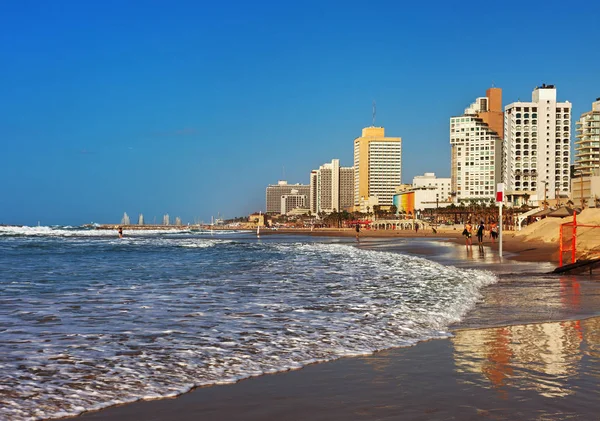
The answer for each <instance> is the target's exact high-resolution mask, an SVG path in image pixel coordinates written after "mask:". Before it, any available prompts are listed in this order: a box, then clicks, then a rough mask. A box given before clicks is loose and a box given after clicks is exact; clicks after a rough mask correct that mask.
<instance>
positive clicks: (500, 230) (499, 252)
mask: <svg viewBox="0 0 600 421" xmlns="http://www.w3.org/2000/svg"><path fill="white" fill-rule="evenodd" d="M503 199H504V198H503ZM498 233H499V236H498V241H499V243H498V254H499V255H500V257H502V202H500V216H499V221H498Z"/></svg>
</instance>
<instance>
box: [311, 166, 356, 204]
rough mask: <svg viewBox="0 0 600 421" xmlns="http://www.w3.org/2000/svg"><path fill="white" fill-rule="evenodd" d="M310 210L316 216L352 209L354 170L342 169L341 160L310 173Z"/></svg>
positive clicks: (350, 168)
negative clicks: (322, 213)
mask: <svg viewBox="0 0 600 421" xmlns="http://www.w3.org/2000/svg"><path fill="white" fill-rule="evenodd" d="M310 198H311V203H310V209H311V212H312V213H313V214H315V215H318V214H319V213H321V212H324V213H328V214H329V213H332V212H333V211H343V210H345V209H350V208H352V206H353V205H354V168H352V167H341V166H340V160H339V159H333V160H332V161H331V162H329V163H326V164H323V165H321V166H320V167H319V169H318V170H313V171H311V173H310Z"/></svg>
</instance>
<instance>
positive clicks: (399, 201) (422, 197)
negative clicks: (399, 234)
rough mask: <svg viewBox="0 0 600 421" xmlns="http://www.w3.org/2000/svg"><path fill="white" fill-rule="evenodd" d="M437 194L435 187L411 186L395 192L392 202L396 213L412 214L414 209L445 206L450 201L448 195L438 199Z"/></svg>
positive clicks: (420, 209)
mask: <svg viewBox="0 0 600 421" xmlns="http://www.w3.org/2000/svg"><path fill="white" fill-rule="evenodd" d="M438 195H439V191H438V189H437V188H436V187H431V186H429V187H428V186H422V187H412V188H410V189H405V190H402V191H399V192H398V193H396V194H395V195H394V198H393V204H394V205H395V206H396V209H397V213H398V214H406V215H408V214H411V215H414V212H415V211H422V210H423V209H436V208H438V207H446V206H449V205H450V204H451V203H452V201H451V199H450V197H446V198H444V199H440V197H439V196H438Z"/></svg>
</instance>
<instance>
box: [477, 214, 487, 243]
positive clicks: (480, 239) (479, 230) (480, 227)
mask: <svg viewBox="0 0 600 421" xmlns="http://www.w3.org/2000/svg"><path fill="white" fill-rule="evenodd" d="M484 231H485V225H484V224H483V221H481V222H480V223H479V225H478V226H477V242H478V244H479V248H482V247H483V232H484Z"/></svg>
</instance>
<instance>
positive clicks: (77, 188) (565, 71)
mask: <svg viewBox="0 0 600 421" xmlns="http://www.w3.org/2000/svg"><path fill="white" fill-rule="evenodd" d="M403 3H404V2H392V1H390V2H365V1H363V2H352V1H345V2H331V1H301V2H296V3H293V2H260V1H259V2H245V1H243V2H237V1H229V2H195V1H194V2H193V1H189V2H178V1H169V2H166V1H144V2H141V1H140V2H131V1H130V2H120V1H102V2H87V1H84V2H82V1H60V0H57V1H54V2H40V1H13V2H10V1H4V2H0V141H1V151H2V152H1V153H2V159H1V162H2V165H1V166H0V179H1V180H2V186H3V192H2V194H1V195H0V197H1V198H0V223H10V224H30V225H31V224H37V222H38V221H40V223H41V224H42V225H50V224H81V223H88V222H92V221H93V222H118V221H119V220H120V218H121V216H122V214H123V212H127V213H128V214H129V215H131V216H137V214H138V213H144V215H145V218H146V221H149V222H152V221H153V220H154V218H156V220H157V221H160V220H161V219H162V215H163V214H164V213H169V214H170V215H171V217H173V218H174V217H175V216H180V217H181V218H182V219H183V220H184V221H189V222H193V221H194V220H204V221H209V220H210V217H211V215H214V216H215V217H216V216H217V214H218V213H220V215H222V216H225V217H233V216H240V215H244V214H247V213H249V212H252V211H257V210H260V209H264V206H265V204H264V200H265V198H264V196H265V187H266V185H267V184H269V183H276V182H277V180H278V179H281V178H282V177H283V173H284V171H285V178H286V179H287V180H288V181H289V182H291V183H296V182H301V183H308V179H309V177H308V175H309V173H310V170H311V169H313V168H317V167H318V166H319V165H321V164H322V163H324V162H329V161H331V159H333V158H339V159H341V163H342V165H347V166H350V165H351V164H352V145H353V140H354V138H355V137H357V136H360V132H361V129H362V128H363V127H365V126H368V125H370V124H371V107H372V101H373V100H376V101H377V120H376V124H377V125H383V126H384V127H385V128H386V133H387V134H388V135H389V136H401V137H402V139H403V154H404V156H403V179H404V181H405V182H410V180H411V179H412V177H413V176H414V175H417V174H420V173H423V172H425V171H434V172H436V173H437V174H438V175H440V176H449V149H450V148H449V136H448V118H449V117H450V116H452V115H459V114H461V113H462V111H463V110H464V108H466V107H467V106H468V105H469V104H470V103H471V102H472V101H473V100H474V98H476V97H478V96H483V95H484V94H485V90H486V89H487V88H488V87H490V86H491V84H492V83H494V84H495V85H496V86H498V87H501V88H503V94H504V98H503V101H504V104H505V105H506V104H508V103H509V102H512V101H516V100H517V99H521V100H527V99H529V98H530V96H531V91H532V89H533V88H534V87H535V86H536V85H539V84H541V83H550V84H555V85H557V88H558V97H559V100H569V101H571V102H572V103H573V112H574V116H579V115H580V114H581V113H582V112H584V111H587V110H589V109H590V108H591V103H592V101H593V100H594V99H595V98H596V97H600V55H598V54H597V51H596V53H593V52H594V51H595V49H597V45H596V44H597V43H596V39H597V27H598V22H599V21H600V19H599V18H600V3H597V2H588V3H586V4H585V7H580V6H578V5H577V4H575V3H565V2H516V1H514V2H511V1H508V2H502V3H480V4H478V5H477V6H476V7H475V6H473V5H471V4H468V3H456V2H435V1H430V2H419V3H418V4H416V2H415V4H411V5H404V4H403Z"/></svg>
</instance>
